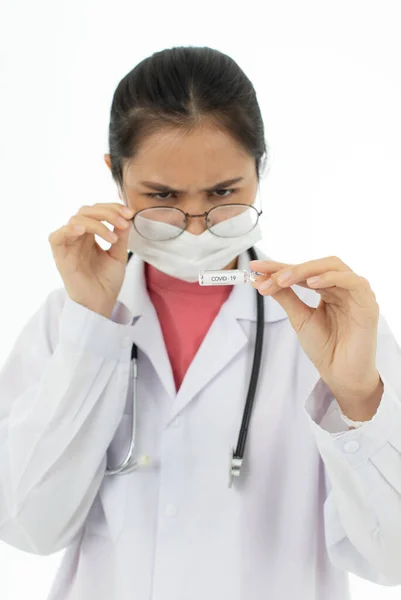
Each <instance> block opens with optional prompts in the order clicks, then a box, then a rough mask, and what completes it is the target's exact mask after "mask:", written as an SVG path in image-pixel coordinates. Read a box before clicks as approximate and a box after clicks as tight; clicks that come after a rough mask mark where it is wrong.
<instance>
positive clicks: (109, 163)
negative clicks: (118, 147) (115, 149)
mask: <svg viewBox="0 0 401 600" xmlns="http://www.w3.org/2000/svg"><path fill="white" fill-rule="evenodd" d="M103 157H104V162H105V163H106V165H107V166H108V167H109V169H110V171H111V160H110V154H104V155H103ZM117 191H118V197H119V198H120V200H122V201H123V202H124V204H125V206H127V203H126V201H125V199H124V197H123V195H122V192H121V188H120V186H119V185H117Z"/></svg>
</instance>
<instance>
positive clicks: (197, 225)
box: [187, 213, 207, 235]
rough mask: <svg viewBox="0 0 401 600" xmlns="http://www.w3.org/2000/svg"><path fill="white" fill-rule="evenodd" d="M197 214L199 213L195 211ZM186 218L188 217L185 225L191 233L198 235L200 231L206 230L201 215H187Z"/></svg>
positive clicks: (204, 221)
mask: <svg viewBox="0 0 401 600" xmlns="http://www.w3.org/2000/svg"><path fill="white" fill-rule="evenodd" d="M197 214H200V213H197ZM187 219H188V225H187V231H188V233H192V234H193V235H200V234H201V233H203V232H204V231H206V229H207V227H206V220H205V217H204V216H203V215H202V216H196V217H193V216H192V217H191V216H188V217H187Z"/></svg>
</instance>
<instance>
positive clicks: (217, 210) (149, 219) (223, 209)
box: [132, 204, 262, 242]
mask: <svg viewBox="0 0 401 600" xmlns="http://www.w3.org/2000/svg"><path fill="white" fill-rule="evenodd" d="M261 214H262V211H258V209H257V208H255V207H254V206H252V205H250V204H221V205H220V206H214V207H213V208H211V209H210V210H208V211H206V212H204V213H202V214H200V215H190V214H189V213H186V212H184V211H183V210H181V209H180V208H173V207H171V206H155V207H152V208H143V209H142V210H139V211H138V212H137V213H136V215H135V216H134V217H133V219H132V220H133V224H134V227H135V229H136V230H137V232H138V233H139V235H141V236H142V237H144V238H146V239H148V240H153V241H159V242H161V241H167V240H172V239H174V238H176V237H178V236H179V235H181V234H182V233H183V232H184V231H185V230H186V228H187V226H188V222H189V219H190V218H192V219H193V218H199V217H202V218H204V219H205V222H206V227H207V228H208V230H209V231H210V233H212V234H213V235H215V236H217V237H223V238H234V237H238V236H241V235H245V234H246V233H249V232H250V231H252V229H254V228H255V227H256V225H257V223H258V221H259V217H260V215H261Z"/></svg>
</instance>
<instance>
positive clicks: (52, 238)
mask: <svg viewBox="0 0 401 600" xmlns="http://www.w3.org/2000/svg"><path fill="white" fill-rule="evenodd" d="M76 227H79V228H80V231H77V230H76ZM84 233H85V227H83V226H82V225H63V227H60V228H59V229H57V230H56V231H52V233H51V234H50V235H49V237H48V240H49V242H50V244H51V245H52V246H53V247H54V248H56V247H61V246H65V244H66V243H68V244H71V243H75V242H77V241H78V240H79V238H80V237H82V235H83V234H84Z"/></svg>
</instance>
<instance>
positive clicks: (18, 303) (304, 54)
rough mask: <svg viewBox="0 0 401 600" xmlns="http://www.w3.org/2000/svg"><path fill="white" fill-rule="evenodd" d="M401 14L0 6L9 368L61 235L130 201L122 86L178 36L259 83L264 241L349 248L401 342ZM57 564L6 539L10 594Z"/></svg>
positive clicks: (92, 4) (39, 596)
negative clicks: (109, 160) (119, 112)
mask: <svg viewBox="0 0 401 600" xmlns="http://www.w3.org/2000/svg"><path fill="white" fill-rule="evenodd" d="M400 10H401V6H400V3H399V2H398V1H397V0H394V1H386V0H381V1H380V2H379V1H376V2H373V1H369V0H363V1H361V0H358V1H355V0H347V1H343V0H341V1H339V0H337V1H336V2H330V3H329V2H325V1H322V0H316V1H311V0H302V1H298V0H294V1H291V2H289V1H286V0H276V1H275V2H272V1H268V0H267V1H264V2H260V3H257V2H255V1H254V0H248V1H247V2H244V3H239V4H235V3H234V2H232V1H231V2H223V1H220V2H216V1H214V2H205V1H204V0H203V1H202V2H199V3H195V2H190V3H189V2H182V3H181V2H178V1H176V0H175V1H174V0H169V1H168V2H161V1H160V2H159V3H156V4H155V2H148V3H140V2H135V1H133V0H132V1H131V2H128V1H121V0H114V1H113V2H111V1H108V2H105V1H103V0H102V1H100V0H96V1H90V0H80V1H79V2H78V1H77V0H69V1H68V2H67V1H61V0H58V1H57V2H54V1H53V2H50V1H49V0H48V1H45V0H36V1H35V2H29V1H28V0H24V1H22V0H1V14H0V52H1V54H0V69H1V82H0V85H1V88H0V92H1V96H0V102H1V105H0V119H1V123H0V130H1V137H0V169H1V177H0V198H1V203H0V206H1V217H2V218H1V224H2V228H1V242H0V243H1V253H0V257H1V259H0V260H1V275H2V279H1V340H0V365H1V364H3V363H4V361H5V359H6V357H7V355H8V353H9V352H10V349H11V347H12V344H13V342H14V340H15V339H16V337H17V334H18V333H19V331H20V329H21V328H22V327H23V325H24V324H25V322H26V321H27V320H28V319H29V318H30V316H31V315H32V314H33V312H35V311H36V310H37V308H38V307H39V305H40V304H42V302H43V301H44V299H45V297H46V296H47V295H48V294H49V292H50V291H51V290H52V289H54V288H56V287H61V286H62V285H63V284H62V280H61V278H60V276H59V274H58V271H57V269H56V267H55V264H54V262H53V259H52V254H51V249H50V246H49V242H48V236H49V234H50V232H51V231H53V230H55V229H58V228H59V227H61V226H62V225H64V224H66V223H67V221H68V219H69V218H70V216H71V215H72V214H74V213H76V212H77V210H78V209H79V207H80V206H81V205H83V204H93V203H96V202H116V201H119V199H118V194H117V189H116V187H115V184H114V182H113V181H112V179H111V175H110V171H109V170H108V168H107V167H106V165H105V163H104V161H103V155H104V153H105V152H107V151H108V148H107V128H108V119H109V109H110V104H111V99H112V95H113V92H114V89H115V87H116V86H117V84H118V82H119V81H120V79H121V78H122V77H123V76H124V75H125V74H126V73H127V72H128V71H130V70H131V69H132V68H133V67H134V66H135V64H137V63H138V62H139V61H140V60H142V59H143V58H145V57H146V56H148V55H150V54H152V53H153V52H155V51H158V50H162V49H164V48H167V47H171V46H177V45H193V46H210V47H213V48H216V49H218V50H221V51H223V52H225V53H226V54H229V55H231V56H232V58H234V60H236V61H237V63H238V64H239V66H240V67H241V68H242V69H243V70H244V71H245V73H246V74H247V75H248V77H249V78H250V79H251V80H252V82H253V84H254V86H255V88H256V91H257V94H258V99H259V102H260V106H261V110H262V114H263V118H264V122H265V128H266V138H267V141H268V143H269V145H270V146H271V150H272V167H271V170H270V173H269V175H268V177H267V178H266V179H265V180H264V181H263V182H262V188H261V189H262V198H263V208H264V213H265V218H264V221H263V223H262V226H263V229H264V250H265V251H266V252H267V253H268V254H269V255H271V256H272V257H274V258H275V259H277V260H282V261H284V262H296V263H299V262H304V261H307V260H311V259H314V258H320V257H324V256H330V255H336V256H339V257H340V258H341V259H342V260H344V262H346V263H347V264H348V265H349V266H350V267H351V268H352V269H353V270H354V271H356V272H357V273H359V274H361V275H363V276H365V277H367V278H368V280H369V281H370V283H371V286H372V288H373V290H374V292H375V294H376V297H377V300H378V302H379V305H380V308H381V312H382V313H383V314H384V316H385V317H386V319H387V320H388V322H389V324H390V327H391V328H392V330H393V332H394V334H395V336H396V337H397V339H398V341H399V342H400V341H401V316H400V310H399V306H400V301H399V298H400V292H401V281H400V275H399V273H400V269H399V258H400V251H399V241H400V228H399V220H398V217H399V215H400V197H401V144H400V140H401V116H400V115H401V111H400V107H401V78H400V56H401V36H400V25H401V20H400V15H399V11H400ZM98 241H99V240H98ZM105 247H107V244H106V245H105ZM262 247H263V246H262ZM400 526H401V524H400ZM60 557H61V553H59V554H56V555H52V556H49V557H36V556H32V555H29V554H26V553H23V552H20V551H18V550H16V549H14V548H10V547H8V546H6V545H5V544H3V543H1V542H0V597H1V598H2V600H3V599H4V600H22V599H25V598H29V599H30V600H44V599H45V598H46V596H47V593H48V590H49V588H50V585H51V581H52V579H53V577H54V574H55V570H56V569H57V566H58V564H59V561H60ZM351 585H352V592H353V599H355V600H358V599H359V600H362V599H363V600H367V599H369V600H375V599H377V600H379V599H380V600H386V599H395V598H400V596H401V588H400V586H398V587H396V588H386V587H380V586H377V585H375V584H372V583H370V582H366V581H363V580H361V579H359V578H357V577H355V576H353V575H351ZM110 600H112V599H110ZM113 600H114V599H113ZM115 600H118V599H115ZM138 600H143V599H138Z"/></svg>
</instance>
